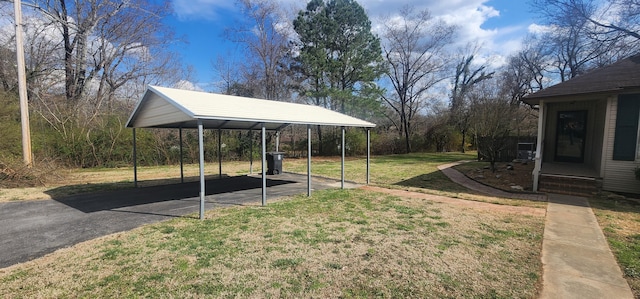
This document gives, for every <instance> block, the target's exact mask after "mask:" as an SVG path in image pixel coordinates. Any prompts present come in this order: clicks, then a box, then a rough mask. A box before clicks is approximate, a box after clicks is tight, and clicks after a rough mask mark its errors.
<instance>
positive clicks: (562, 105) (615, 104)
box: [523, 53, 640, 195]
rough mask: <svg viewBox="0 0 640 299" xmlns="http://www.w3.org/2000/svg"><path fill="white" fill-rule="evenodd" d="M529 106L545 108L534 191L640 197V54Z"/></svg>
mask: <svg viewBox="0 0 640 299" xmlns="http://www.w3.org/2000/svg"><path fill="white" fill-rule="evenodd" d="M523 100H524V102H526V103H528V104H530V105H537V106H538V107H539V119H538V137H537V145H536V150H537V152H536V163H535V168H534V170H533V177H534V182H533V185H534V186H533V189H534V191H538V190H539V191H543V192H558V193H568V194H577V195H584V194H589V193H591V192H593V191H596V190H597V189H602V190H607V191H617V192H625V193H640V181H638V180H637V179H636V177H635V169H636V168H638V167H640V133H639V130H638V129H639V125H638V124H639V121H640V120H639V119H640V53H639V54H636V55H634V56H631V57H629V58H626V59H623V60H620V61H618V62H616V63H613V64H611V65H608V66H605V67H602V68H598V69H595V70H593V71H591V72H589V73H587V74H584V75H581V76H578V77H575V78H573V79H570V80H568V81H565V82H562V83H560V84H557V85H554V86H551V87H549V88H546V89H543V90H541V91H538V92H536V93H533V94H530V95H528V96H526V97H525V98H524V99H523Z"/></svg>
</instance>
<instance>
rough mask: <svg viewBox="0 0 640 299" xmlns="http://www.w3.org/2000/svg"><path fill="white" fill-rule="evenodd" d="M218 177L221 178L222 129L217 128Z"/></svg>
mask: <svg viewBox="0 0 640 299" xmlns="http://www.w3.org/2000/svg"><path fill="white" fill-rule="evenodd" d="M218 178H219V179H221V178H222V129H218Z"/></svg>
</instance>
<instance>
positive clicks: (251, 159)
mask: <svg viewBox="0 0 640 299" xmlns="http://www.w3.org/2000/svg"><path fill="white" fill-rule="evenodd" d="M249 174H253V130H249Z"/></svg>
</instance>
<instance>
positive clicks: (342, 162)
mask: <svg viewBox="0 0 640 299" xmlns="http://www.w3.org/2000/svg"><path fill="white" fill-rule="evenodd" d="M344 131H345V130H344V127H342V144H341V146H340V149H341V150H342V159H341V163H340V164H341V174H340V188H342V189H344V134H345V133H344Z"/></svg>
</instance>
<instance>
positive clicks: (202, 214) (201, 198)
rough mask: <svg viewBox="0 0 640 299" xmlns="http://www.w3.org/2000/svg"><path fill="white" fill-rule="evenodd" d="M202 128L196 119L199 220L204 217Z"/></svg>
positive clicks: (199, 121)
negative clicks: (198, 167)
mask: <svg viewBox="0 0 640 299" xmlns="http://www.w3.org/2000/svg"><path fill="white" fill-rule="evenodd" d="M203 131H204V128H203V126H202V121H201V120H198V147H199V151H200V220H202V219H204V196H205V189H204V138H203V136H202V135H203V134H204V133H203Z"/></svg>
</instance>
